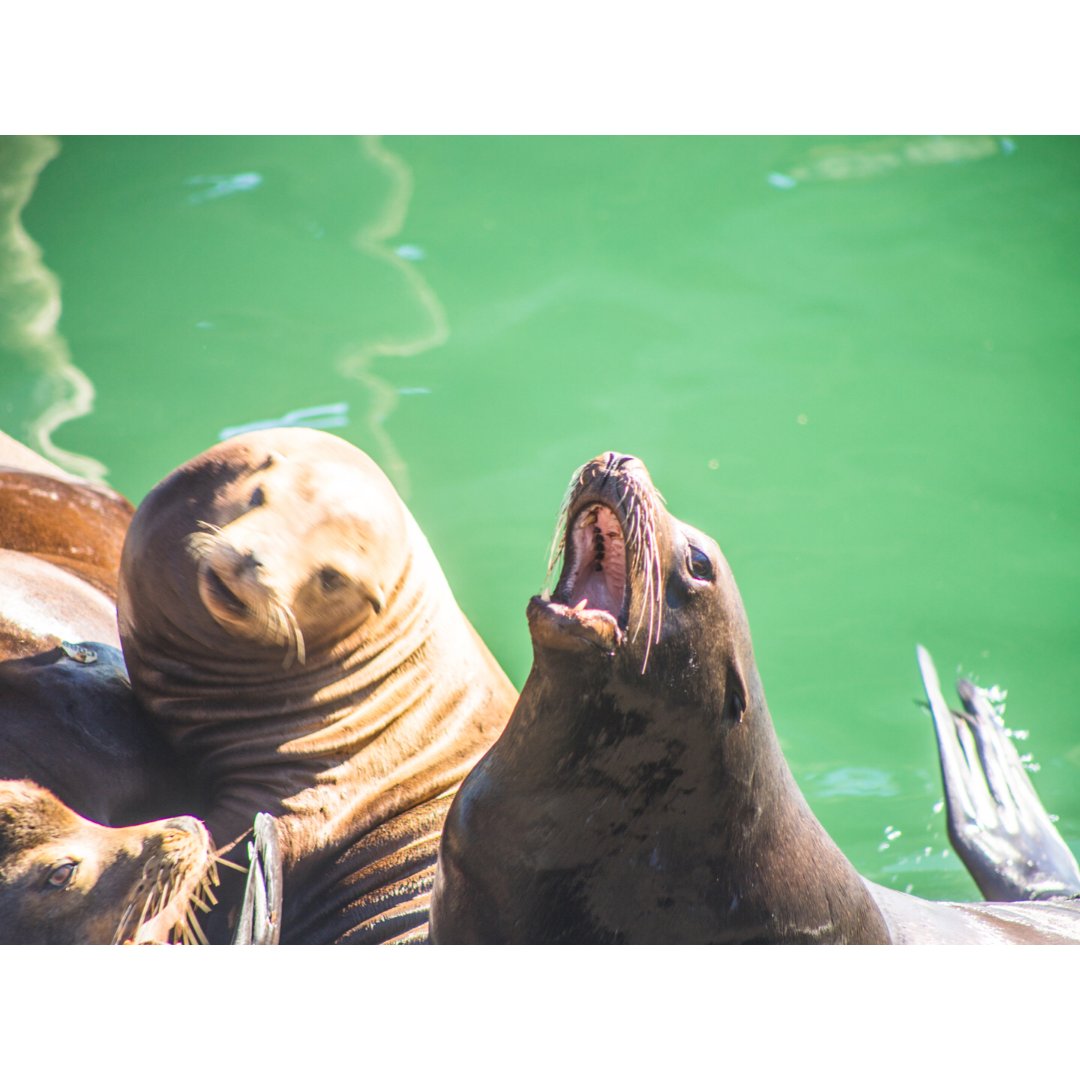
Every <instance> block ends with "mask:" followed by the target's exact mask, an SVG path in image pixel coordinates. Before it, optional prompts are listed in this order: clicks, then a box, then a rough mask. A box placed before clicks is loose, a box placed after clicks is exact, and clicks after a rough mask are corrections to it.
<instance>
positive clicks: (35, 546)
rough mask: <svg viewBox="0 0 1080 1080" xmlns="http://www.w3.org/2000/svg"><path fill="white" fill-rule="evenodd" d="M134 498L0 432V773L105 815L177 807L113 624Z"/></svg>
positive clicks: (172, 775) (135, 818)
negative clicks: (61, 466)
mask: <svg viewBox="0 0 1080 1080" xmlns="http://www.w3.org/2000/svg"><path fill="white" fill-rule="evenodd" d="M132 513H133V510H132V508H131V505H130V503H128V502H127V500H126V499H123V498H122V497H121V496H119V495H117V494H116V493H115V492H110V491H109V490H108V489H107V488H105V487H103V486H101V485H96V484H90V483H86V482H84V481H81V480H79V479H78V478H76V477H74V476H70V475H68V474H66V473H64V472H63V470H62V469H59V468H58V467H57V466H55V465H52V464H51V463H50V462H48V461H46V460H45V459H44V458H42V457H40V456H39V455H37V454H35V453H34V452H33V451H31V450H29V449H28V448H27V447H24V446H22V445H21V444H20V443H18V442H16V441H15V440H14V439H11V438H10V437H9V436H7V435H3V434H2V433H0V777H3V778H9V779H15V780H24V779H25V780H34V781H36V782H37V783H39V784H41V785H42V786H44V787H47V788H48V789H49V790H50V791H52V792H53V793H54V794H55V795H56V796H57V797H58V798H60V799H61V800H63V802H64V803H66V804H67V805H68V806H69V807H71V809H73V810H74V811H76V812H77V813H79V814H81V815H83V816H85V817H89V818H92V819H93V820H94V821H97V822H101V823H103V824H107V825H128V824H134V823H136V822H145V821H149V820H151V819H157V818H161V817H165V816H169V815H172V814H176V813H180V812H181V811H182V810H184V809H185V794H184V783H183V780H182V778H181V777H180V776H179V775H178V774H177V773H176V771H175V769H174V768H173V766H172V763H171V754H170V752H169V751H168V748H167V747H166V745H165V743H164V742H163V741H162V739H161V738H160V736H158V735H157V733H156V732H155V731H154V730H153V728H152V727H151V726H150V724H149V723H148V722H147V719H146V718H145V716H144V715H143V714H142V713H141V710H140V709H139V706H138V704H137V702H136V701H135V698H134V695H133V694H132V693H131V687H130V685H129V683H128V680H127V672H126V670H125V668H124V663H123V657H122V654H121V652H120V637H119V633H118V631H117V626H116V607H115V603H114V598H115V595H116V586H117V573H118V570H119V564H120V551H121V548H122V546H123V539H124V534H125V532H126V531H127V524H128V521H129V520H130V518H131V515H132Z"/></svg>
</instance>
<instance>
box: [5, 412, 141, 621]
mask: <svg viewBox="0 0 1080 1080" xmlns="http://www.w3.org/2000/svg"><path fill="white" fill-rule="evenodd" d="M134 512H135V511H134V508H133V507H132V505H131V503H129V502H128V500H127V499H125V498H124V497H123V496H122V495H120V494H118V493H117V492H115V491H113V490H112V489H111V488H108V487H106V486H105V485H104V484H96V483H91V482H89V481H86V480H81V479H80V478H78V477H76V476H71V475H69V474H67V473H65V472H64V470H63V469H61V468H59V467H58V466H56V465H54V464H52V462H50V461H47V460H46V459H45V458H43V457H41V456H40V455H38V454H35V453H34V452H33V451H32V450H30V449H29V448H28V447H25V446H23V445H22V444H21V443H19V442H16V441H15V440H14V439H12V438H11V437H10V436H9V435H6V434H4V433H3V432H0V548H5V549H7V550H10V551H21V552H25V553H27V554H30V555H37V556H38V557H39V558H42V559H45V560H46V561H47V562H51V563H54V564H56V565H58V566H62V567H64V568H65V569H68V570H71V571H72V572H73V573H75V574H76V575H78V576H79V577H81V578H83V580H85V581H87V582H89V583H90V584H91V585H94V586H95V587H96V588H98V589H100V590H101V591H102V592H104V593H105V594H106V595H107V596H108V597H109V598H110V600H112V601H113V602H114V603H115V601H116V578H117V574H118V572H119V569H120V551H121V549H122V547H123V544H124V534H125V532H126V531H127V527H128V524H129V522H130V521H131V516H132V514H133V513H134Z"/></svg>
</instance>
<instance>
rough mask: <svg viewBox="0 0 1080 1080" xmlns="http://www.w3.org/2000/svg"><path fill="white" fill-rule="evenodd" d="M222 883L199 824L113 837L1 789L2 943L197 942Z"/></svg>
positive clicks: (45, 800)
mask: <svg viewBox="0 0 1080 1080" xmlns="http://www.w3.org/2000/svg"><path fill="white" fill-rule="evenodd" d="M216 880H217V875H216V871H215V870H214V857H213V853H212V851H211V848H210V839H209V836H208V835H207V833H206V830H205V829H204V828H203V827H202V825H201V824H200V823H199V822H198V821H196V820H195V818H192V817H178V818H170V819H168V820H165V821H152V822H149V823H147V824H143V825H134V826H129V827H127V828H116V829H111V828H107V827H105V826H103V825H98V824H95V823H94V822H92V821H88V820H86V819H85V818H83V817H80V816H79V815H78V814H76V813H74V811H72V810H70V809H69V808H68V807H66V806H65V805H64V804H63V803H62V802H60V801H59V800H58V799H57V798H56V797H55V796H54V795H53V794H52V793H51V792H50V791H47V790H46V789H45V788H42V787H40V786H38V785H37V784H34V783H31V782H28V781H10V780H7V781H0V944H4V945H12V944H19V945H108V944H135V945H139V944H150V943H154V944H163V943H165V942H169V941H186V942H194V941H197V940H199V938H200V936H201V931H200V930H199V928H198V923H197V922H196V916H197V914H198V911H199V910H200V909H201V910H206V907H207V904H206V902H205V901H204V899H203V897H204V896H205V895H206V891H207V889H208V888H209V886H210V885H211V883H213V882H215V881H216Z"/></svg>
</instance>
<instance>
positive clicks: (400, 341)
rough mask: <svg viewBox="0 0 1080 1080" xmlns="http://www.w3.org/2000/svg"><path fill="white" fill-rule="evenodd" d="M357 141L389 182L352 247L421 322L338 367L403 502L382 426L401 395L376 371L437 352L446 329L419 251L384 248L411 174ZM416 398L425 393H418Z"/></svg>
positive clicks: (402, 478)
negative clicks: (390, 360)
mask: <svg viewBox="0 0 1080 1080" xmlns="http://www.w3.org/2000/svg"><path fill="white" fill-rule="evenodd" d="M361 141H362V145H363V150H364V155H365V157H367V158H368V160H370V161H371V162H372V163H373V164H375V165H376V166H377V167H378V168H379V169H380V171H382V172H383V173H384V174H385V175H386V177H387V178H388V179H389V180H390V193H389V195H388V197H387V199H386V202H385V204H384V205H383V208H382V213H380V214H379V216H378V217H377V218H376V219H375V220H374V221H372V222H371V223H370V224H368V225H366V226H365V227H364V228H363V229H362V230H361V231H360V234H359V236H358V237H357V238H356V244H357V246H358V247H359V248H360V250H361V251H363V252H365V253H366V254H368V255H371V256H373V257H375V258H376V259H380V260H382V261H384V262H386V263H387V264H389V265H390V266H392V267H393V268H394V269H395V270H397V271H398V272H399V273H400V274H401V276H402V277H403V279H404V282H405V285H406V287H407V288H408V289H409V291H410V292H411V293H412V295H413V296H414V297H415V298H416V300H417V302H418V303H419V305H420V309H421V312H422V322H421V325H420V327H419V328H418V330H417V331H416V332H415V334H414V335H411V336H408V337H400V336H398V337H394V336H389V335H388V336H386V337H382V338H377V339H375V340H374V341H369V342H365V343H364V344H363V345H362V346H360V347H359V348H358V349H356V350H354V351H352V352H350V353H349V354H348V355H347V356H345V357H344V358H343V359H342V360H341V362H340V365H339V367H340V370H341V371H342V372H343V373H344V374H345V375H347V376H349V377H350V378H353V379H356V380H357V381H359V382H360V383H362V384H363V385H364V387H365V388H366V389H367V390H368V393H369V395H370V405H369V408H368V414H367V427H368V430H369V431H370V432H371V436H372V438H373V439H374V441H375V446H376V447H377V448H378V450H379V453H378V454H377V455H376V456H377V457H378V458H379V459H380V461H381V462H382V465H383V468H384V469H385V470H386V472H387V473H388V474H389V476H390V479H391V480H393V482H394V486H395V487H396V488H397V489H398V491H399V492H400V493H401V495H402V497H403V498H408V496H409V476H408V468H407V467H406V464H405V461H404V459H403V458H402V456H401V454H400V453H399V452H398V449H397V447H396V446H395V445H394V442H393V440H392V439H391V438H390V435H389V433H388V432H387V430H386V421H387V419H388V418H389V416H390V414H391V413H392V412H393V411H394V409H396V408H397V404H398V397H399V394H400V393H403V392H404V391H398V390H397V389H396V388H395V387H394V385H393V384H392V383H390V382H388V381H387V380H386V379H385V378H383V377H382V376H381V375H379V374H378V373H377V372H376V370H375V366H376V364H377V362H378V361H379V360H380V359H381V358H382V357H407V356H416V355H417V354H418V353H422V352H425V351H427V350H428V349H435V348H438V346H440V345H442V344H443V343H444V342H445V341H446V340H447V338H448V337H449V336H450V327H449V324H448V322H447V319H446V312H445V310H444V309H443V306H442V304H441V303H440V301H439V298H438V297H437V296H436V295H435V292H434V290H433V289H432V288H431V286H430V285H428V283H427V282H426V281H425V280H424V277H423V275H422V274H421V273H420V272H419V271H418V270H417V269H416V267H415V266H413V265H412V264H413V263H414V262H418V261H420V259H422V258H423V255H424V253H423V250H422V249H421V248H419V247H416V246H415V245H409V244H404V245H399V246H398V247H396V248H390V247H388V246H387V242H388V241H389V240H391V239H392V238H393V237H395V236H397V234H398V233H399V232H401V230H402V228H403V227H404V225H405V215H406V214H407V213H408V209H409V200H410V199H411V198H412V192H413V176H412V172H411V170H410V169H409V167H408V165H406V164H405V162H404V161H403V160H402V159H401V158H400V157H398V155H397V154H393V153H391V152H390V151H389V150H387V149H386V147H385V146H383V144H382V143H381V142H380V140H379V139H377V138H365V139H363V140H361ZM416 389H420V388H416ZM420 392H422V393H427V392H428V391H427V390H426V389H421V390H420Z"/></svg>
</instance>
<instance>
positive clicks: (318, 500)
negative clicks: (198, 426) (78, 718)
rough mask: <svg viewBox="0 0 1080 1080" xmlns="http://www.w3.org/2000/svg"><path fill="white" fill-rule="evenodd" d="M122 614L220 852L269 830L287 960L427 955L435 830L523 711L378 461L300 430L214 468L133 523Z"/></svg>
mask: <svg viewBox="0 0 1080 1080" xmlns="http://www.w3.org/2000/svg"><path fill="white" fill-rule="evenodd" d="M118 610H119V619H120V635H121V638H122V641H123V648H124V656H125V659H126V661H127V666H128V670H129V672H130V675H131V680H132V686H133V688H134V690H135V692H136V694H137V696H138V697H139V700H140V701H141V702H142V703H143V705H144V706H145V707H146V709H147V710H148V711H149V712H150V713H151V714H152V715H153V717H154V718H155V721H156V723H157V725H158V727H159V729H160V731H161V732H162V733H163V734H164V736H165V737H166V739H167V740H168V741H169V743H170V744H171V745H172V746H173V747H174V748H175V750H176V752H177V753H178V754H179V755H180V757H181V758H182V760H183V761H184V762H185V763H186V765H187V767H188V768H190V769H191V770H192V772H193V773H194V775H195V776H196V777H197V779H198V782H199V784H200V787H201V790H202V796H201V801H200V803H199V806H198V812H199V814H200V816H201V817H203V818H204V820H205V821H206V822H207V826H208V828H209V829H210V832H211V834H212V836H213V837H214V840H215V842H216V843H218V844H219V845H223V846H226V847H227V846H228V845H231V844H232V843H233V842H234V841H235V839H236V838H237V837H238V836H240V835H241V834H242V833H243V832H244V831H245V830H246V829H248V827H249V826H250V824H251V821H252V818H253V816H254V815H255V814H256V813H257V812H260V811H261V812H265V813H269V814H272V815H274V817H275V818H276V819H277V829H278V833H279V838H280V847H281V854H282V861H283V865H284V888H285V904H284V911H283V925H282V935H281V940H282V942H283V943H288V942H305V943H322V942H381V941H388V940H420V939H423V938H424V937H425V936H426V931H427V906H428V895H429V892H430V887H431V882H432V879H433V876H434V867H435V858H436V851H437V843H438V836H439V832H440V830H441V826H442V819H443V817H444V815H445V813H446V810H447V808H448V807H449V803H450V799H451V797H452V794H453V792H454V791H455V790H456V788H457V785H458V783H459V782H460V781H461V779H462V778H463V777H464V776H465V774H466V773H467V772H468V771H469V769H470V768H471V767H472V765H473V764H474V763H475V762H476V760H477V759H478V758H479V757H480V755H481V754H482V753H483V752H484V751H485V750H486V749H487V747H488V746H489V745H490V744H491V742H492V741H493V740H494V739H495V737H496V736H497V735H498V733H499V732H500V731H501V730H502V726H503V724H504V723H505V720H506V717H507V716H508V715H509V713H510V710H511V708H512V707H513V703H514V700H515V698H516V694H515V692H514V689H513V687H512V685H511V684H510V681H509V680H508V679H507V677H506V676H505V674H504V673H503V672H502V670H501V669H500V668H499V666H498V664H497V663H496V662H495V660H494V659H493V658H492V656H491V654H490V653H489V652H488V650H487V648H486V647H485V645H484V644H483V642H482V641H481V640H480V638H479V637H478V636H477V634H476V632H475V631H474V630H473V628H472V627H471V626H470V625H469V623H468V621H467V619H466V618H465V616H464V615H463V614H462V613H461V610H460V609H459V608H458V606H457V604H456V603H455V601H454V598H453V595H452V593H451V591H450V588H449V586H448V584H447V582H446V579H445V577H444V576H443V573H442V570H441V569H440V567H439V564H438V562H437V561H436V559H435V556H434V555H433V553H432V551H431V548H430V546H429V545H428V543H427V540H426V539H425V538H424V535H423V533H422V532H421V531H420V529H419V527H418V526H417V525H416V522H415V521H414V520H413V518H412V515H411V514H410V513H409V512H408V510H407V509H406V508H405V506H404V504H403V503H402V502H401V500H400V498H399V497H398V495H397V493H396V492H395V491H394V489H393V487H392V486H391V485H390V482H389V481H388V480H387V479H386V477H385V476H384V475H383V473H382V472H381V470H379V469H378V467H377V466H376V465H375V464H374V462H372V461H371V460H370V458H368V457H367V455H365V454H364V453H362V452H361V451H360V450H358V449H356V448H355V447H353V446H351V445H350V444H349V443H347V442H345V441H344V440H342V439H339V438H337V437H335V436H333V435H329V434H327V433H325V432H320V431H313V430H308V429H303V428H288V429H279V430H264V431H255V432H251V433H247V434H243V435H239V436H236V437H235V438H232V439H229V440H227V441H225V442H223V443H221V444H219V445H217V446H215V447H212V448H211V449H210V450H208V451H206V452H205V453H203V454H200V455H199V456H198V457H196V458H194V459H193V460H191V461H189V462H188V463H187V464H185V465H182V466H181V467H180V468H178V469H177V470H175V471H174V472H173V473H171V474H170V475H169V476H168V477H166V478H165V479H164V480H163V481H162V482H161V483H160V484H158V485H157V486H156V487H155V488H154V489H153V490H152V491H151V492H150V493H149V494H148V495H147V496H146V498H145V499H144V500H143V502H142V504H141V505H140V507H139V509H138V511H137V512H136V514H135V517H134V520H133V521H132V523H131V527H130V529H129V531H128V535H127V540H126V542H125V545H124V551H123V557H122V560H121V579H120V593H119V602H118ZM230 857H232V858H236V857H237V856H236V855H235V854H232V855H231V856H230ZM238 861H242V859H240V860H238ZM234 907H235V898H230V902H229V903H228V904H226V901H225V899H224V898H223V901H222V908H224V909H227V910H229V911H230V912H231V911H232V910H233V908H234ZM215 932H216V933H219V934H221V933H224V932H225V931H222V930H219V931H215Z"/></svg>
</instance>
